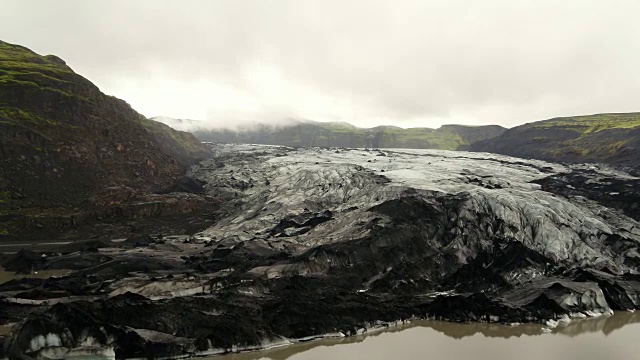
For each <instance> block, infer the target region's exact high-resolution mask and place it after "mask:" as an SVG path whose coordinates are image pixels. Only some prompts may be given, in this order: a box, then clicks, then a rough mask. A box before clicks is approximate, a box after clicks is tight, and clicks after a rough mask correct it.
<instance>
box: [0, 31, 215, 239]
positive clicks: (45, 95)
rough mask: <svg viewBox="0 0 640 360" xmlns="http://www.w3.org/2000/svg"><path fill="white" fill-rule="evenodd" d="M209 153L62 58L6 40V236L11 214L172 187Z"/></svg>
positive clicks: (2, 164)
mask: <svg viewBox="0 0 640 360" xmlns="http://www.w3.org/2000/svg"><path fill="white" fill-rule="evenodd" d="M207 154H208V150H207V148H206V146H205V145H203V144H202V143H201V142H200V141H198V140H197V139H196V138H195V137H194V136H193V135H192V134H189V133H185V132H179V131H175V130H173V129H171V128H170V127H169V126H166V125H164V124H161V123H158V122H156V121H150V120H148V119H146V118H145V117H144V116H142V115H140V114H139V113H137V112H136V111H135V110H133V109H132V108H131V106H129V104H127V103H126V102H124V101H122V100H120V99H117V98H115V97H112V96H107V95H105V94H103V93H102V92H100V90H99V89H98V88H97V87H96V86H95V85H93V84H92V83H91V82H90V81H89V80H87V79H85V78H83V77H82V76H80V75H78V74H76V73H75V72H73V70H72V69H71V68H69V67H68V66H67V65H66V64H65V62H64V61H63V60H61V59H60V58H58V57H56V56H53V55H47V56H40V55H38V54H36V53H34V52H33V51H31V50H29V49H27V48H25V47H22V46H19V45H13V44H9V43H6V42H2V41H0V235H2V234H6V233H7V232H8V231H9V230H7V228H6V227H4V225H3V223H2V222H3V221H4V220H7V221H8V220H11V219H14V218H16V217H24V216H26V215H30V216H31V215H34V216H35V214H39V213H40V212H42V211H46V209H56V210H55V213H56V214H60V213H63V212H64V211H63V210H62V209H64V208H68V209H73V208H87V207H89V206H92V205H93V204H95V203H96V202H97V201H99V199H104V198H105V197H107V198H109V199H110V200H109V201H118V195H117V194H119V193H120V194H127V193H131V192H157V191H163V190H164V189H168V188H171V187H172V186H173V185H174V182H175V181H176V178H178V177H180V176H181V175H182V174H183V171H184V169H185V167H186V166H187V165H189V164H191V163H193V162H195V161H197V160H199V159H202V158H204V157H206V156H207ZM116 189H128V190H126V191H117V190H116ZM114 194H115V195H114ZM123 196H124V195H123Z"/></svg>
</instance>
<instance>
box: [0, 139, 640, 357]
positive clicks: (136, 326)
mask: <svg viewBox="0 0 640 360" xmlns="http://www.w3.org/2000/svg"><path fill="white" fill-rule="evenodd" d="M213 148H214V153H215V157H214V158H213V159H210V160H206V161H204V162H201V163H200V164H199V165H198V166H195V167H193V168H192V170H191V172H190V176H191V177H192V178H194V179H197V180H199V181H201V182H203V183H206V185H204V188H205V191H206V192H210V193H215V194H219V196H222V197H223V198H224V200H225V201H224V207H223V209H222V211H223V212H224V214H225V215H224V216H222V217H221V219H220V220H219V221H217V222H216V223H215V224H214V225H213V226H211V227H209V228H208V229H206V230H205V231H202V232H200V233H198V234H195V235H194V236H190V237H187V236H183V237H180V236H174V237H169V236H164V237H162V238H159V237H151V238H145V239H142V240H141V241H138V240H136V239H132V241H131V243H127V242H125V243H122V245H118V244H114V246H113V247H108V248H99V249H97V250H93V251H90V252H89V251H86V252H75V253H68V254H48V255H47V256H46V258H45V259H38V260H37V261H34V262H35V263H36V265H35V266H37V267H39V268H40V269H53V268H62V267H66V268H72V269H74V272H72V273H71V274H70V275H67V276H65V277H61V278H53V279H48V280H38V279H29V280H13V281H11V282H9V283H6V284H1V285H0V297H4V299H2V300H0V308H1V309H13V308H15V309H16V311H15V312H16V313H18V312H19V311H20V314H25V312H26V310H25V308H24V306H25V304H29V305H30V306H32V307H33V308H32V309H31V308H29V309H30V310H31V312H30V315H28V316H26V317H25V318H24V320H23V321H21V322H20V323H19V324H18V325H17V326H16V327H15V328H14V331H13V332H12V334H11V336H10V337H9V338H8V339H7V341H6V346H7V353H8V355H9V357H11V358H19V357H21V356H32V357H38V356H45V355H46V356H48V357H52V356H53V357H56V356H57V357H61V356H62V355H59V354H67V353H71V352H76V353H87V352H91V351H93V352H100V353H104V354H113V356H114V357H116V358H131V357H135V358H139V357H141V356H142V354H146V355H147V356H149V357H176V356H180V355H184V354H191V355H195V354H200V355H203V354H213V353H222V352H228V351H237V350H241V349H256V348H262V347H266V346H270V345H273V344H286V343H290V342H294V341H297V340H299V339H305V340H306V339H312V338H315V337H319V336H346V335H353V334H358V333H362V332H363V331H367V329H371V328H375V327H382V326H388V325H392V324H395V323H396V322H397V321H399V320H407V319H419V318H436V319H443V320H451V321H481V322H504V323H512V322H540V323H544V322H546V321H547V320H552V322H553V321H555V320H562V319H567V318H569V317H573V316H591V315H597V314H607V313H611V312H612V311H617V310H633V309H637V308H640V274H638V269H639V266H640V255H639V254H640V253H639V252H638V246H639V245H640V224H639V223H638V221H637V220H635V219H634V218H633V217H631V216H627V215H625V212H626V213H628V214H630V215H633V213H629V210H630V209H632V205H628V204H623V202H624V199H619V200H617V201H616V202H609V199H601V198H598V197H594V196H591V195H590V194H589V193H588V192H586V191H587V190H586V187H582V188H581V187H578V186H574V185H572V186H574V187H575V189H573V190H575V191H576V193H563V192H561V191H559V190H558V188H559V187H558V186H556V185H555V184H556V183H557V182H558V181H560V182H561V184H563V182H568V184H570V183H571V181H572V180H571V179H574V178H576V176H581V177H585V178H586V179H587V180H586V181H595V182H598V183H601V184H603V185H602V186H608V185H606V184H605V182H606V183H610V182H611V181H610V180H607V181H604V180H603V179H618V180H620V181H622V182H623V183H625V182H630V183H633V181H637V178H635V177H633V176H631V175H629V174H627V173H624V172H621V171H618V170H615V169H611V168H608V167H606V166H593V168H589V169H588V170H589V171H585V170H586V169H585V167H584V166H573V165H558V164H553V163H546V162H543V161H528V160H522V159H516V158H510V157H506V156H501V155H488V154H481V153H466V152H449V151H437V150H397V151H394V150H385V151H380V150H349V149H292V148H285V147H269V146H250V145H237V146H233V145H216V146H214V147H213ZM625 188H626V187H625ZM626 191H627V193H626V194H627V196H628V198H629V199H634V198H632V196H631V195H633V196H637V191H638V190H637V188H636V187H628V189H626ZM631 201H635V200H631ZM23 255H25V256H23V257H24V258H25V259H32V258H33V256H27V255H30V254H23ZM6 261H12V265H14V266H15V265H19V264H18V263H19V259H17V258H15V259H8V260H6ZM32 266H33V265H32ZM45 301H46V304H45ZM18 306H20V308H19V307H18ZM27 310H28V309H27ZM7 311H8V310H7ZM0 315H2V311H0ZM7 316H8V315H7ZM22 316H24V315H22ZM0 318H1V317H0ZM52 354H53V355H52ZM56 354H58V355H56ZM54 355H55V356H54Z"/></svg>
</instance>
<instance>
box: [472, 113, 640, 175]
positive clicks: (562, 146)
mask: <svg viewBox="0 0 640 360" xmlns="http://www.w3.org/2000/svg"><path fill="white" fill-rule="evenodd" d="M468 149H470V150H472V151H487V152H493V153H498V154H505V155H511V156H517V157H523V158H531V159H543V160H548V161H556V162H559V161H562V162H571V163H583V162H590V163H607V164H615V165H622V166H629V167H635V168H640V157H639V156H638V154H640V113H626V114H598V115H589V116H575V117H566V118H555V119H550V120H544V121H537V122H533V123H529V124H525V125H522V126H517V127H514V128H512V129H509V130H507V131H505V132H504V133H503V134H502V135H500V136H498V137H495V138H492V139H486V140H483V141H479V142H476V143H473V144H471V145H469V147H468Z"/></svg>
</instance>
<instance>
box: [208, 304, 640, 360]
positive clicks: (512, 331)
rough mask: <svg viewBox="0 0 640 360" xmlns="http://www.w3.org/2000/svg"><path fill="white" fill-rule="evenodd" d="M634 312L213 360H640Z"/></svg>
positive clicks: (415, 327)
mask: <svg viewBox="0 0 640 360" xmlns="http://www.w3.org/2000/svg"><path fill="white" fill-rule="evenodd" d="M639 339H640V312H638V313H627V312H620V313H616V314H614V315H611V316H606V317H599V318H591V319H585V320H574V321H572V322H571V323H569V324H568V325H565V326H559V327H557V328H555V329H553V330H551V332H549V333H545V332H543V331H542V328H541V327H540V326H539V325H533V324H528V325H519V326H506V325H491V324H456V323H447V322H439V321H421V322H416V323H412V324H410V325H404V326H401V327H397V328H394V329H392V330H388V331H384V332H379V333H377V334H375V335H369V336H360V337H353V338H344V339H339V340H319V341H312V342H307V343H300V344H296V345H291V346H287V347H281V348H275V349H271V350H266V351H262V352H255V353H244V354H242V353H241V354H235V355H226V356H219V357H212V358H211V359H212V360H213V359H215V360H255V359H264V360H268V359H270V360H285V359H287V360H324V359H343V360H350V359H366V360H383V359H385V360H386V359H398V360H400V359H433V360H440V359H443V360H448V359H457V360H465V359H469V360H484V359H491V360H512V359H519V360H534V359H535V360H540V359H545V360H555V359H562V360H574V359H575V360H578V359H580V360H601V359H608V360H623V359H624V360H631V359H640V350H638V345H639V344H640V340H639Z"/></svg>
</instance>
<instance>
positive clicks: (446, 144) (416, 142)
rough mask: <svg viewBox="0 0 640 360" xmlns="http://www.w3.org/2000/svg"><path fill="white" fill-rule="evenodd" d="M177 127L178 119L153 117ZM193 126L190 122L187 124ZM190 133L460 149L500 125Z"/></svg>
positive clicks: (318, 125) (228, 140) (276, 141)
mask: <svg viewBox="0 0 640 360" xmlns="http://www.w3.org/2000/svg"><path fill="white" fill-rule="evenodd" d="M152 119H157V120H158V121H162V122H166V123H170V124H172V125H175V124H179V120H175V119H168V118H164V117H162V118H160V117H159V118H152ZM190 125H191V126H193V121H191V122H190ZM195 129H196V130H192V131H193V133H194V135H195V136H196V137H197V138H199V139H200V140H202V141H206V142H214V143H223V144H235V143H244V144H266V145H284V146H295V147H305V146H316V147H350V148H414V149H444V150H460V149H463V148H465V147H467V146H469V145H470V144H472V143H474V142H476V141H479V140H483V139H488V138H492V137H495V136H498V135H500V134H501V133H502V132H503V131H504V130H505V129H504V128H503V127H501V126H497V125H490V126H463V125H445V126H442V127H440V128H438V129H431V128H410V129H403V128H400V127H395V126H378V127H374V128H358V127H355V126H353V125H351V124H348V123H345V122H314V121H296V122H293V123H291V124H288V125H283V126H273V125H265V124H257V125H255V126H251V127H246V128H240V129H238V130H204V129H197V127H195Z"/></svg>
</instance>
